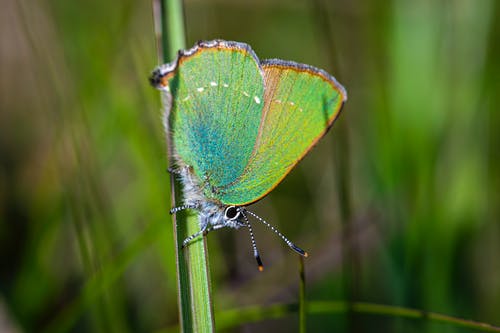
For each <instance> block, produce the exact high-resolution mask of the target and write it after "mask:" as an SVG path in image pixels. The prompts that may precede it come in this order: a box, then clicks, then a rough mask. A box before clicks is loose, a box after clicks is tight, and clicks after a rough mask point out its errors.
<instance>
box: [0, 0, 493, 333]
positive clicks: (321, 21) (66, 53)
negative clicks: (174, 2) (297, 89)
mask: <svg viewBox="0 0 500 333" xmlns="http://www.w3.org/2000/svg"><path fill="white" fill-rule="evenodd" d="M313 4H315V5H314V6H313ZM499 6H500V3H499V2H498V1H493V0H484V1H473V0H456V1H416V2H408V1H400V0H395V1H392V2H390V3H388V2H383V1H377V0H369V1H365V2H363V3H352V2H346V1H342V2H341V1H335V2H330V1H326V0H325V1H321V0H317V1H316V2H311V1H305V0H297V1H293V2H289V1H267V0H260V1H254V2H240V1H236V2H235V1H213V2H212V1H203V2H201V1H187V2H186V8H185V15H186V23H187V24H186V27H187V45H192V44H193V43H194V42H195V41H196V40H199V39H214V38H224V39H226V40H238V41H242V42H246V43H249V44H250V45H252V48H253V49H254V50H255V51H256V53H257V54H258V55H259V57H260V58H263V59H265V58H274V57H276V58H282V59H290V60H295V61H298V62H303V63H308V64H311V65H314V66H317V67H320V68H324V69H326V70H327V71H329V72H331V73H334V74H335V76H336V77H337V78H338V79H339V81H340V82H342V83H343V84H344V85H345V86H346V89H347V90H348V92H349V101H348V102H347V103H346V106H345V109H344V111H343V113H342V114H341V116H340V118H339V120H338V122H337V123H336V124H335V126H334V127H333V129H332V131H331V132H330V133H328V135H327V136H326V137H325V140H323V141H322V142H320V144H319V145H318V146H317V147H316V148H315V149H314V150H313V151H312V152H311V154H309V155H308V156H307V157H306V158H305V159H304V160H303V161H302V162H301V163H300V164H299V166H298V168H297V169H296V170H294V171H293V172H292V173H291V174H290V175H289V176H288V177H287V178H286V179H285V181H284V182H283V183H282V184H280V186H278V187H277V188H276V190H274V191H273V192H272V193H271V194H270V195H269V196H268V197H267V198H266V199H264V200H263V201H261V202H259V203H257V204H256V205H255V206H252V209H253V210H255V211H256V212H258V213H259V215H261V216H263V217H265V218H266V220H268V221H270V222H271V223H272V224H273V225H276V226H279V228H280V229H281V231H283V233H284V234H285V235H287V236H288V237H289V238H290V239H291V240H293V241H294V242H296V243H297V244H299V245H300V246H301V247H303V248H304V249H306V250H308V252H309V254H310V256H309V258H307V259H305V270H306V275H307V295H306V298H307V299H308V300H309V301H314V302H317V301H327V302H330V301H335V300H342V301H350V300H354V301H370V302H374V303H380V304H387V305H394V306H404V307H411V308H418V309H424V310H427V311H432V312H438V313H445V314H449V315H453V316H457V317H463V318H474V319H476V320H480V321H484V322H489V323H492V324H496V325H499V324H500V322H499V321H498V309H499V308H500V286H499V284H498V281H499V280H500V267H499V264H498V262H499V261H498V253H500V247H499V246H500V245H499V244H500V225H499V223H498V216H499V215H500V211H499V210H500V205H499V204H498V203H499V202H500V192H499V191H498V189H499V188H500V164H499V163H500V162H499V161H500V149H499V146H498V143H499V142H500V134H499V133H500V132H498V130H497V128H498V127H499V125H500V116H499V113H498V112H497V111H498V109H499V106H500V101H499V96H500V95H499V94H498V91H500V89H499V88H500V87H499V81H498V77H500V73H499V68H500V64H499V62H498V59H499V57H500V50H499V48H498V39H499V35H498V31H500V29H499V17H500V16H499V15H498V12H499V8H498V7H499ZM151 12H152V9H151V4H150V2H147V1H146V2H145V1H139V2H138V1H130V0H126V1H107V2H100V1H95V0H90V1H86V2H72V1H53V0H52V1H50V0H46V1H41V2H40V1H26V0H21V1H14V0H7V1H6V2H5V4H3V6H2V11H1V14H0V16H1V17H0V34H1V38H0V43H1V45H0V50H1V53H0V72H1V73H2V79H1V80H0V110H1V112H0V156H2V163H1V168H0V216H1V220H0V255H1V259H2V260H1V262H2V264H1V265H0V314H1V315H2V318H7V320H6V324H5V325H7V326H9V327H14V328H15V327H17V328H19V329H20V330H22V331H26V332H33V331H46V332H49V331H50V332H63V331H75V332H143V331H144V332H150V331H154V330H164V329H168V328H173V327H176V326H177V325H178V311H177V293H176V290H177V278H176V264H175V256H174V251H175V246H174V237H173V234H172V226H171V225H170V222H169V221H170V218H169V214H168V210H169V209H170V195H169V175H168V173H167V172H166V171H165V168H166V165H167V154H166V145H165V138H164V133H163V126H162V122H161V112H160V100H159V98H158V93H157V91H155V90H154V89H152V88H151V87H150V86H149V84H148V82H147V77H148V75H149V73H150V71H151V70H152V69H153V68H154V67H155V66H156V65H157V60H156V59H157V57H156V53H155V52H156V51H155V50H156V45H155V38H154V32H153V24H152V14H151ZM341 132H344V134H345V135H342V137H341V136H340V135H339V134H340V133H341ZM340 151H344V152H345V151H347V152H348V153H342V154H338V153H339V152H340ZM340 161H343V163H346V164H345V165H344V167H346V169H344V171H342V172H339V173H340V174H343V175H345V178H343V179H338V178H336V177H335V175H336V174H338V173H337V172H336V171H335V170H338V167H339V163H340ZM345 170H347V171H348V172H345ZM344 182H345V183H344ZM342 184H344V185H345V188H346V191H344V192H342V191H340V188H342ZM339 193H341V195H346V196H347V198H348V199H350V201H347V206H348V207H349V208H350V210H349V211H348V212H347V214H345V211H344V210H342V211H341V210H340V207H342V205H343V204H342V202H345V201H342V200H344V199H345V198H344V197H340V198H339ZM341 216H343V217H344V218H347V219H346V220H343V219H342V218H341ZM254 231H255V233H256V237H257V242H258V244H259V248H260V251H261V255H262V257H263V260H264V264H265V271H264V272H263V273H259V272H258V271H257V269H256V267H255V263H254V258H253V256H252V253H251V246H250V240H249V239H248V235H247V233H246V232H238V231H233V230H223V231H220V232H216V233H213V234H210V235H209V236H208V249H209V253H210V255H209V259H210V264H211V270H212V271H211V276H212V288H213V291H214V292H213V297H214V299H213V301H214V306H215V310H216V312H218V311H224V310H230V309H234V308H240V307H247V306H255V307H257V310H258V309H262V307H263V306H264V305H266V304H270V303H278V305H280V304H289V303H295V302H297V294H298V292H299V290H298V288H299V287H298V283H297V281H298V274H299V273H298V268H297V266H298V265H297V263H296V260H297V259H296V256H295V255H294V254H293V253H291V252H290V250H289V249H288V248H287V247H286V246H283V244H281V242H280V241H279V240H278V239H276V237H275V235H273V234H272V233H270V232H268V230H266V229H264V228H260V227H256V228H255V230H254ZM283 307H284V310H283V312H279V313H277V314H276V313H274V312H273V313H274V314H276V316H273V317H272V318H273V319H272V320H271V319H268V320H259V322H257V323H251V324H246V325H248V327H249V328H248V330H251V331H259V330H260V331H271V330H275V331H296V330H297V328H298V315H297V314H296V313H297V311H298V309H297V307H292V308H289V307H287V306H285V305H283ZM308 310H309V311H310V312H309V313H308V316H307V328H308V331H309V332H331V331H338V332H346V331H352V332H359V331H371V332H377V331H380V332H469V331H470V329H468V328H466V327H463V328H462V327H460V328H459V327H456V326H453V325H450V324H433V323H431V322H430V321H427V320H415V319H411V320H410V319H403V318H401V317H395V316H390V317H386V316H383V317H382V316H374V315H366V314H359V313H358V312H353V311H355V309H353V308H349V307H348V308H347V309H346V310H345V311H339V312H340V313H341V314H335V315H332V313H322V314H320V313H314V312H313V310H314V308H311V307H310V306H309V307H308ZM349 310H351V311H349ZM280 311H281V310H280ZM291 312H293V313H294V314H293V318H294V320H290V317H286V318H285V317H284V316H285V314H290V313H291ZM233 315H234V314H233ZM234 316H236V320H239V321H238V322H239V323H241V322H242V321H244V319H245V316H243V315H240V316H238V314H236V315H234ZM225 318H227V317H225V316H224V315H221V316H220V317H217V316H216V324H217V326H220V327H221V328H224V327H226V329H225V330H224V331H231V330H232V329H231V328H230V327H234V326H232V325H229V324H227V323H225V322H224V321H225V320H226V319H225ZM280 318H282V319H280ZM283 318H284V319H283ZM227 320H228V321H229V320H235V319H234V317H232V318H231V319H227ZM237 330H238V329H237V328H236V329H234V331H237Z"/></svg>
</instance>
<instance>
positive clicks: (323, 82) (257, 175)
mask: <svg viewBox="0 0 500 333" xmlns="http://www.w3.org/2000/svg"><path fill="white" fill-rule="evenodd" d="M261 66H262V69H263V71H264V86H265V91H264V101H265V103H264V109H263V112H262V119H261V122H260V125H259V133H258V136H257V140H256V142H255V147H254V150H253V152H252V155H251V156H250V158H249V160H248V163H247V165H246V167H245V169H244V171H243V173H242V174H241V175H240V176H239V177H238V179H237V180H236V181H234V182H233V183H231V184H230V186H226V187H225V188H223V189H222V191H221V197H220V199H221V201H222V202H224V203H225V204H233V205H246V204H249V203H252V202H255V201H257V200H259V199H260V198H262V197H263V196H265V195H266V194H267V193H269V192H270V191H271V190H272V189H273V188H275V187H276V186H277V185H278V184H279V183H280V182H281V180H282V179H283V178H284V177H285V176H286V175H287V174H288V173H289V172H290V171H291V170H292V168H293V167H294V166H295V165H296V164H297V163H298V162H299V161H300V160H301V159H302V158H303V157H304V155H305V154H306V153H307V152H308V151H309V150H310V149H311V148H312V146H314V145H315V144H316V143H317V141H318V140H319V139H320V138H321V137H322V136H323V135H324V134H325V133H326V132H327V131H328V129H329V128H330V126H331V125H332V124H333V122H334V121H335V119H336V118H337V116H338V115H339V113H340V110H341V108H342V105H343V103H344V102H345V101H346V100H347V94H346V92H345V89H344V88H343V87H342V86H341V85H340V84H339V83H338V82H337V81H336V80H335V78H333V77H332V76H331V75H329V74H328V73H326V72H325V71H323V70H319V69H317V68H314V67H311V66H307V65H302V64H298V63H295V62H285V61H282V60H274V59H273V60H266V61H263V62H262V63H261Z"/></svg>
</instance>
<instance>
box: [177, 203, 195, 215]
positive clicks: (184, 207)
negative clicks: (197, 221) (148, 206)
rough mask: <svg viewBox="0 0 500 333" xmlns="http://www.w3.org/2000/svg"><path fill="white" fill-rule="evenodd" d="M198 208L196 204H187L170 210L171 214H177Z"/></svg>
mask: <svg viewBox="0 0 500 333" xmlns="http://www.w3.org/2000/svg"><path fill="white" fill-rule="evenodd" d="M197 208H198V205H196V204H187V205H182V206H177V207H174V208H172V209H171V210H170V214H175V213H177V212H180V211H181V210H186V209H197Z"/></svg>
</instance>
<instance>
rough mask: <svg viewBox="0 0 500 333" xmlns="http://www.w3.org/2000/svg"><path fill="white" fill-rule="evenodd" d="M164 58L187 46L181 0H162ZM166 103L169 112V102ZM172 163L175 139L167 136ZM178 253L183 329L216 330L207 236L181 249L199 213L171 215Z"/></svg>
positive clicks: (174, 195) (174, 193)
mask: <svg viewBox="0 0 500 333" xmlns="http://www.w3.org/2000/svg"><path fill="white" fill-rule="evenodd" d="M154 8H155V9H158V8H160V11H161V13H160V15H154V17H155V18H156V19H160V20H161V22H160V24H156V26H160V27H161V32H160V33H159V35H160V41H161V46H162V47H161V51H160V53H161V59H162V60H163V62H169V61H172V60H173V59H174V58H175V55H176V52H177V51H178V50H179V49H185V48H186V44H185V34H184V20H183V10H182V2H181V1H180V0H160V5H159V6H158V5H157V6H154ZM166 102H167V103H165V104H166V105H165V108H166V110H165V112H168V111H169V110H168V108H169V103H168V101H166ZM167 147H168V148H167V149H168V156H169V165H172V160H171V156H172V151H173V149H172V142H171V140H170V137H168V136H167ZM170 180H171V201H172V207H175V205H176V202H179V198H180V197H179V194H180V191H179V190H178V189H180V184H179V183H178V181H177V180H176V179H175V177H174V175H173V174H171V179H170ZM172 222H173V228H174V237H175V255H176V263H177V287H178V301H179V321H180V326H181V331H182V332H214V331H215V325H214V316H213V305H212V298H211V294H210V271H209V267H208V259H207V248H206V243H205V238H202V239H201V240H198V241H195V242H193V243H191V244H190V245H189V246H187V247H186V248H184V249H182V248H181V245H182V241H183V240H184V239H185V238H186V237H188V236H189V235H191V234H194V233H196V232H197V231H198V230H199V224H198V216H197V214H193V213H187V212H182V213H178V214H176V216H172Z"/></svg>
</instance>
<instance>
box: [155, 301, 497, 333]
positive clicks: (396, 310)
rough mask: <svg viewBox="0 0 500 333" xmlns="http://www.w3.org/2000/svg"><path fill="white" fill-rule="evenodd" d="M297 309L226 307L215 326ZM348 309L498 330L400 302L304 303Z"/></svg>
mask: <svg viewBox="0 0 500 333" xmlns="http://www.w3.org/2000/svg"><path fill="white" fill-rule="evenodd" d="M299 309H300V306H299V305H298V304H293V303H292V304H274V305H269V306H249V307H245V308H239V309H231V310H226V311H222V312H218V313H217V318H218V321H217V322H218V328H219V329H229V328H232V327H236V326H240V325H242V324H244V323H251V322H260V321H263V320H268V319H278V318H284V317H285V316H287V315H290V314H293V313H296V312H297V311H298V310H299ZM348 312H353V313H358V314H370V315H375V316H388V317H392V318H406V319H417V320H428V321H430V322H435V323H445V324H448V325H450V326H455V327H464V328H469V329H474V330H476V331H481V332H500V327H499V326H495V325H492V324H488V323H482V322H478V321H474V320H467V319H462V318H457V317H453V316H449V315H445V314H441V313H436V312H430V311H423V310H418V309H410V308H405V307H400V306H392V305H383V304H376V303H366V302H343V301H309V302H308V306H307V313H308V314H309V315H325V314H328V315H334V314H337V315H342V314H344V315H345V314H347V313H348ZM163 332H170V330H166V331H161V333H163ZM157 333H160V332H157Z"/></svg>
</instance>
